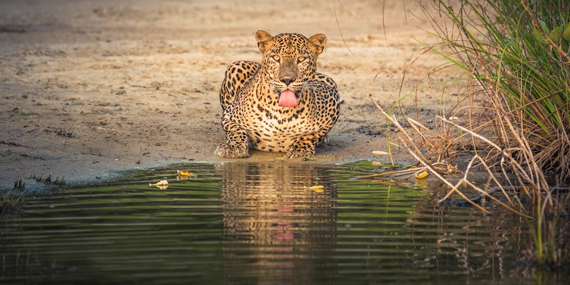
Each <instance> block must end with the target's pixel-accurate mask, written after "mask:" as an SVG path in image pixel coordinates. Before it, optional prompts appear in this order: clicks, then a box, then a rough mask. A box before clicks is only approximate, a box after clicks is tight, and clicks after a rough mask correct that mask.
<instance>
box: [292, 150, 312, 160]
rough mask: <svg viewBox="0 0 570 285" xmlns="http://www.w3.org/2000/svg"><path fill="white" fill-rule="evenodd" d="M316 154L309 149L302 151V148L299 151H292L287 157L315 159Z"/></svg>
mask: <svg viewBox="0 0 570 285" xmlns="http://www.w3.org/2000/svg"><path fill="white" fill-rule="evenodd" d="M314 154H315V151H314V150H312V151H311V150H308V149H302V148H298V149H291V150H289V151H288V152H287V157H288V158H310V157H313V155H314Z"/></svg>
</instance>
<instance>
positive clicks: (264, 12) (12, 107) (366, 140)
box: [0, 0, 457, 188]
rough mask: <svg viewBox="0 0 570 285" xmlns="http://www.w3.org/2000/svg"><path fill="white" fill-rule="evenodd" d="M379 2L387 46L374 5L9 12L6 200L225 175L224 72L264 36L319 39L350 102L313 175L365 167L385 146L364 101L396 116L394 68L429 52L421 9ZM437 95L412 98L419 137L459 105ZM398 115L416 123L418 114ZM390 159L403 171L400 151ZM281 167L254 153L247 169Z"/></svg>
mask: <svg viewBox="0 0 570 285" xmlns="http://www.w3.org/2000/svg"><path fill="white" fill-rule="evenodd" d="M386 2H387V4H386V7H385V19H384V22H385V28H386V29H385V33H386V37H385V36H384V30H383V29H382V5H381V3H380V1H376V0H369V1H364V0H362V1H344V2H342V4H343V5H344V7H343V6H342V5H341V2H334V1H332V0H323V1H320V0H314V1H305V0H292V1H273V0H259V1H258V0H245V1H237V0H236V1H231V0H226V1H181V0H166V1H159V0H136V1H135V0H132V1H129V0H125V1H116V0H114V1H109V0H91V1H79V0H50V1H40V0H3V1H1V2H0V102H1V103H0V188H7V187H9V186H10V185H11V184H13V183H14V181H15V180H17V179H22V178H27V177H30V176H31V175H35V176H44V177H45V176H47V175H50V174H51V175H52V176H53V177H56V176H64V177H65V179H66V180H67V181H92V180H97V179H109V178H110V177H111V176H110V174H111V173H115V171H117V170H123V169H133V168H142V167H145V168H146V167H155V166H161V165H165V164H170V163H180V162H188V161H208V162H220V161H224V159H222V158H220V157H216V156H214V154H213V152H214V149H215V147H216V145H218V144H221V143H223V142H224V133H223V131H222V129H221V127H220V115H221V108H220V106H219V100H218V92H219V86H220V84H221V82H222V80H223V76H224V71H225V67H226V66H227V65H228V64H230V63H231V62H233V61H236V60H258V61H259V60H260V59H261V54H260V52H259V50H258V49H257V46H256V42H255V39H254V34H255V32H256V31H257V30H259V29H262V30H266V31H268V32H269V33H271V34H274V35H275V34H278V33H281V32H297V33H301V34H304V35H306V36H310V35H312V34H316V33H324V34H325V35H327V37H328V44H327V45H326V49H325V51H324V53H323V54H322V55H321V56H320V57H319V65H318V69H319V71H320V72H323V73H326V74H328V75H329V76H331V77H332V78H333V79H334V80H335V81H336V82H337V84H338V87H339V91H340V94H341V98H342V99H343V100H344V102H343V104H342V106H341V118H340V119H339V121H338V123H337V124H336V126H335V127H334V128H333V130H332V131H331V132H330V133H329V138H330V142H329V144H328V145H326V146H324V147H321V148H318V149H317V155H316V156H315V158H314V161H317V162H335V163H337V162H346V161H354V160H358V159H369V158H372V157H373V156H372V154H371V152H372V151H373V150H384V151H385V150H387V148H388V143H387V139H386V138H385V137H384V136H383V134H382V133H381V132H379V131H378V128H382V129H385V122H386V121H385V119H383V118H382V116H381V115H380V114H379V112H378V111H377V109H376V108H375V107H374V106H373V105H372V101H371V99H370V98H369V94H371V93H372V92H373V93H374V95H375V97H376V98H377V99H378V100H379V101H380V102H381V104H382V105H383V106H385V107H389V106H390V105H391V104H393V103H394V102H395V101H396V100H397V99H398V96H399V94H400V83H401V82H402V74H401V70H402V68H403V67H404V66H405V65H406V64H407V63H409V62H410V60H412V59H413V58H415V57H416V56H418V55H419V54H420V53H421V48H422V45H421V44H419V43H418V42H416V40H414V38H415V39H420V40H422V41H425V42H428V43H435V42H437V39H435V38H433V37H430V36H429V35H428V34H427V33H425V32H424V31H422V30H421V29H430V25H429V23H428V22H427V21H423V20H420V19H418V18H416V17H414V16H413V15H417V16H420V17H421V16H422V11H421V9H420V8H419V7H418V6H417V4H416V2H415V1H404V2H402V1H386ZM404 4H405V5H404ZM335 6H336V7H335ZM335 8H336V16H337V17H336V18H335ZM337 20H338V25H337ZM339 26H340V28H341V29H340V30H339ZM341 31H342V35H341ZM343 37H344V41H343ZM442 62H443V61H441V60H439V59H437V58H435V57H434V56H432V57H424V58H422V59H421V60H420V61H418V62H417V63H416V64H415V65H414V66H413V67H412V68H411V69H409V70H408V75H407V76H406V80H405V81H404V84H403V87H402V93H407V92H410V91H412V90H413V89H414V87H415V86H417V85H418V84H420V85H421V84H425V80H420V81H418V79H419V78H423V77H424V76H426V75H427V73H428V71H429V70H430V69H433V68H435V67H437V66H439V65H441V64H442ZM442 78H443V77H441V78H438V77H437V75H436V76H432V77H431V80H434V81H437V80H441V79H442ZM446 92H447V91H446ZM447 93H450V92H447ZM440 95H441V94H440V91H439V90H434V89H429V90H425V91H422V92H419V93H418V94H417V97H416V98H415V99H417V103H418V110H419V111H420V113H419V119H420V120H422V121H424V123H426V124H427V125H430V124H431V122H432V121H433V117H434V115H435V114H436V113H437V112H438V110H439V109H440V108H448V106H451V105H453V104H454V100H455V101H456V100H457V98H454V97H453V96H451V97H448V96H446V97H445V98H446V99H444V101H443V103H442V102H440V99H441V98H440ZM405 104H407V105H404V106H408V109H410V110H411V108H413V106H414V104H415V102H414V100H407V101H406V102H405ZM432 125H433V124H432ZM394 154H395V158H396V159H397V160H399V161H411V158H410V157H409V155H408V154H407V152H406V151H405V150H404V149H395V152H394ZM281 157H283V155H282V154H270V153H262V152H257V151H252V156H251V157H250V158H248V159H250V160H276V159H280V158H281ZM376 159H379V160H385V159H386V158H379V157H376ZM295 163H307V162H295Z"/></svg>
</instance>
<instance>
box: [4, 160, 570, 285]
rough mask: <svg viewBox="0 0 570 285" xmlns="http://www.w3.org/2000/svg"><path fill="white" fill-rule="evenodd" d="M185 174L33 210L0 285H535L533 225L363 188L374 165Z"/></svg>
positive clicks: (8, 227) (12, 229)
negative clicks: (530, 257) (162, 185)
mask: <svg viewBox="0 0 570 285" xmlns="http://www.w3.org/2000/svg"><path fill="white" fill-rule="evenodd" d="M176 169H177V168H174V169H164V170H157V171H149V172H144V173H135V174H134V175H132V177H130V178H129V179H128V180H124V181H117V182H114V183H110V184H105V185H99V186H91V187H82V188H71V189H65V190H64V191H62V192H59V193H55V194H53V195H51V196H43V197H36V199H34V200H30V201H29V202H28V203H27V204H26V205H25V207H24V212H23V213H22V214H20V215H18V216H16V217H14V218H6V217H5V218H3V220H0V222H1V223H2V224H1V226H0V229H1V235H0V253H1V255H2V256H1V257H0V258H1V259H0V263H1V268H0V282H1V283H2V284H4V283H6V284H9V283H31V284H34V283H42V284H45V283H54V284H55V283H57V284H62V283H63V284H90V283H96V284H115V283H121V284H124V283H127V284H131V283H132V284H175V283H184V284H188V283H198V284H220V283H224V284H252V283H255V284H318V283H327V284H380V283H382V284H386V283H412V282H413V283H418V282H421V284H430V283H432V284H440V283H444V282H450V283H453V284H457V283H459V284H464V283H470V284H473V283H475V284H478V283H480V284H493V283H496V284H504V283H519V284H526V283H528V284H534V283H536V281H535V277H534V276H535V274H533V273H532V272H530V273H529V272H528V270H524V268H523V267H522V266H521V265H520V262H518V263H517V260H518V259H517V257H518V256H521V255H522V254H524V250H525V249H526V248H527V245H528V243H529V238H528V235H527V233H526V227H525V224H524V221H523V220H521V219H520V218H518V217H516V216H515V215H513V214H510V213H508V212H505V211H501V210H494V211H493V215H486V214H483V213H481V212H480V211H478V210H476V209H473V208H459V207H439V206H437V205H436V203H435V201H433V199H432V198H431V193H433V191H437V189H433V190H425V189H424V190H422V189H420V188H418V187H411V186H405V187H403V186H395V185H389V184H386V183H380V182H377V181H372V180H354V179H352V178H354V177H356V176H358V175H363V174H370V171H371V170H372V169H373V166H372V165H371V164H370V162H361V163H357V164H351V165H342V166H316V165H303V164H301V165H287V164H284V163H278V162H277V163H275V162H271V163H255V164H253V163H251V164H247V163H230V164H225V165H201V164H194V165H190V166H186V167H185V168H184V169H186V170H190V171H192V172H193V173H195V174H197V175H198V176H197V177H196V178H191V179H189V180H180V181H177V180H176V178H175V177H176ZM178 169H180V167H178ZM165 177H167V178H168V180H169V182H170V185H169V187H168V188H167V189H159V188H157V187H150V186H149V185H148V184H149V183H156V182H157V181H159V180H161V179H164V178H165ZM316 185H319V186H323V187H322V189H319V188H314V189H311V188H309V187H310V186H316ZM558 279H560V278H559V277H558ZM558 279H556V280H554V281H559V280H558ZM567 280H568V279H567Z"/></svg>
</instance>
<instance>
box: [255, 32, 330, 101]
mask: <svg viewBox="0 0 570 285" xmlns="http://www.w3.org/2000/svg"><path fill="white" fill-rule="evenodd" d="M255 39H256V40H257V46H258V47H259V50H260V51H261V53H262V54H263V60H262V62H261V66H262V68H261V72H263V76H264V77H265V78H266V79H267V80H268V81H269V82H271V84H272V85H273V87H274V90H275V91H276V93H277V94H280V96H279V106H282V107H295V106H297V97H298V92H299V91H301V89H303V87H304V86H305V84H306V83H307V82H308V81H310V80H312V79H313V78H314V77H315V74H316V72H317V57H318V55H319V54H320V53H321V52H322V51H323V48H324V46H325V44H326V42H327V37H326V36H325V35H323V34H316V35H314V36H312V37H310V38H306V37H305V36H303V35H300V34H279V35H277V36H275V37H273V36H271V35H270V34H269V33H267V32H265V31H257V33H256V34H255Z"/></svg>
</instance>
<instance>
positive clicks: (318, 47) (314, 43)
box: [309, 34, 327, 55]
mask: <svg viewBox="0 0 570 285" xmlns="http://www.w3.org/2000/svg"><path fill="white" fill-rule="evenodd" d="M309 42H310V43H311V50H313V51H314V52H315V53H316V54H317V55H319V54H321V52H323V49H324V47H325V44H327V36H325V35H323V34H316V35H314V36H312V37H310V38H309Z"/></svg>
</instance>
